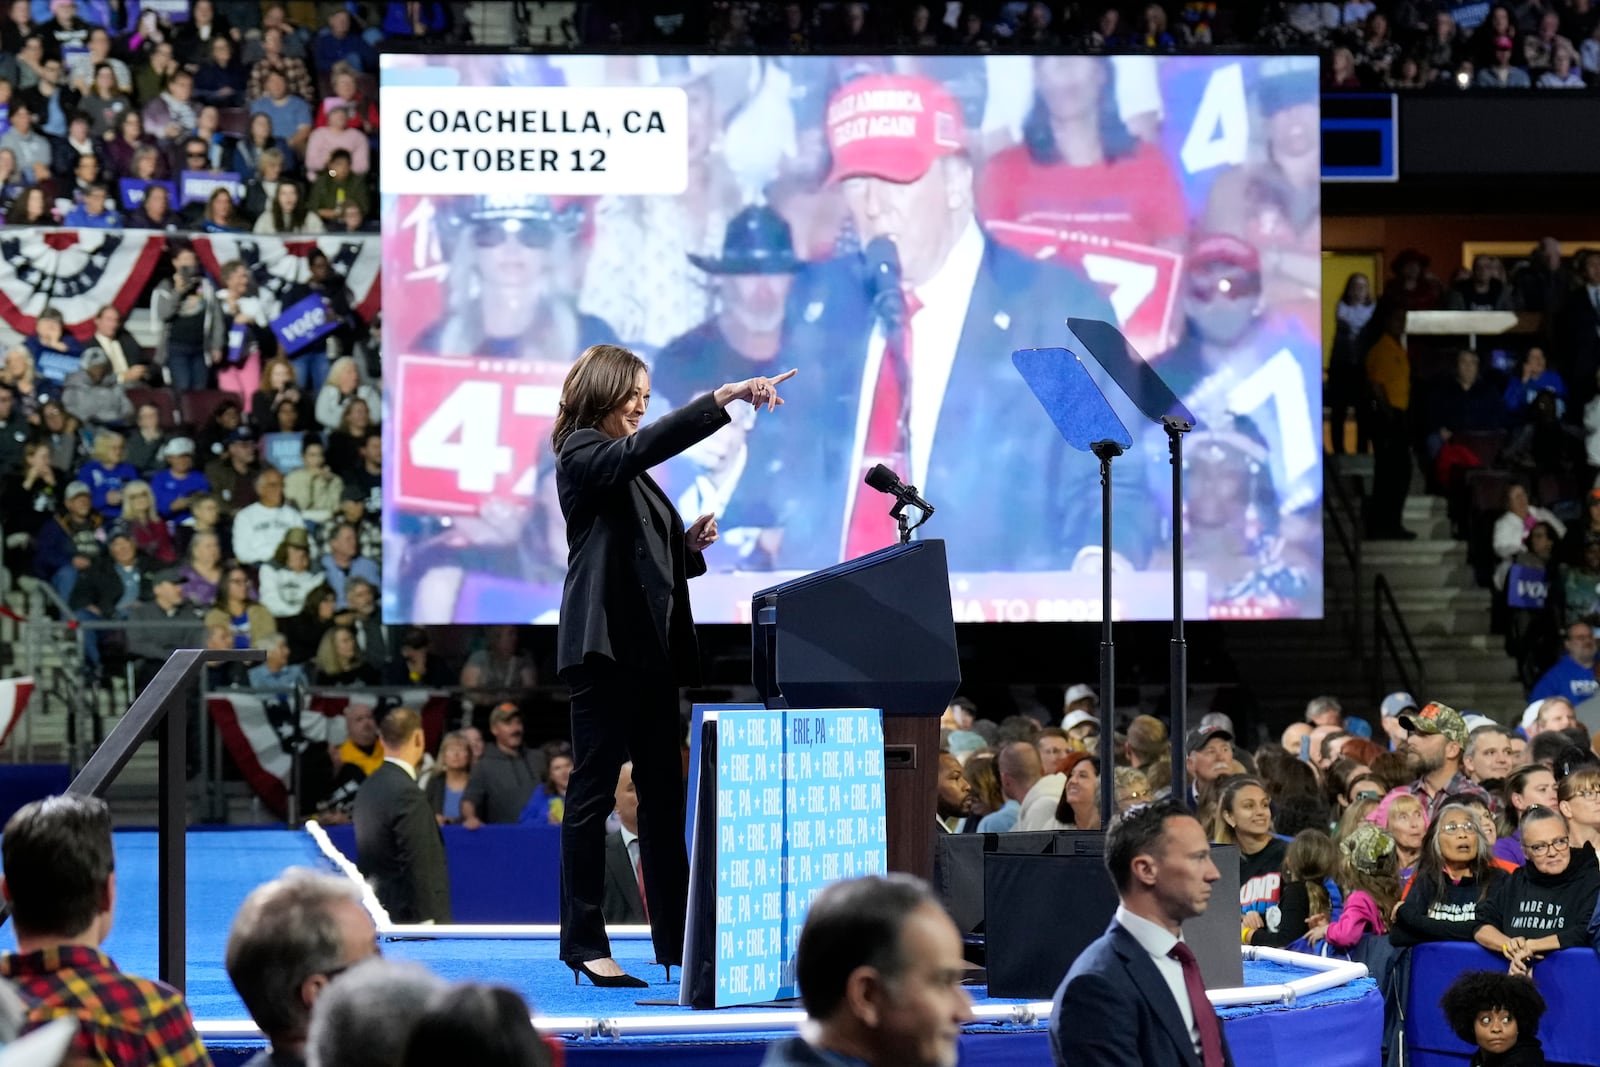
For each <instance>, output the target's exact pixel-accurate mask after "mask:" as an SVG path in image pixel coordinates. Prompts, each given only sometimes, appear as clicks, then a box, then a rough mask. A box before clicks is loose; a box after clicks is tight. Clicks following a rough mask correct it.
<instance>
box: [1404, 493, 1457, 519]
mask: <svg viewBox="0 0 1600 1067" xmlns="http://www.w3.org/2000/svg"><path fill="white" fill-rule="evenodd" d="M1449 515H1450V505H1449V504H1448V503H1447V502H1446V501H1445V499H1444V497H1440V496H1428V495H1426V494H1419V493H1412V494H1411V495H1410V496H1408V497H1406V504H1405V508H1404V509H1403V510H1402V511H1401V512H1400V516H1401V518H1402V519H1403V520H1404V521H1405V523H1406V525H1408V526H1409V525H1410V524H1411V522H1412V520H1413V519H1415V520H1416V521H1418V522H1421V521H1423V520H1425V519H1445V518H1449Z"/></svg>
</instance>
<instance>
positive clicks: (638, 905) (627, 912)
mask: <svg viewBox="0 0 1600 1067" xmlns="http://www.w3.org/2000/svg"><path fill="white" fill-rule="evenodd" d="M600 914H602V915H604V916H605V920H606V922H608V923H642V922H644V921H645V917H644V901H643V900H641V899H640V898H639V879H638V878H637V877H636V876H635V875H634V873H633V860H632V859H630V858H629V857H628V846H627V845H624V844H623V843H622V831H621V830H616V831H613V832H612V833H609V834H607V835H606V890H605V895H604V896H603V897H601V899H600Z"/></svg>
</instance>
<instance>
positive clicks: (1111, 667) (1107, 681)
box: [1091, 441, 1122, 827]
mask: <svg viewBox="0 0 1600 1067" xmlns="http://www.w3.org/2000/svg"><path fill="white" fill-rule="evenodd" d="M1091 447H1092V448H1093V450H1094V454H1095V455H1096V456H1098V457H1099V459H1100V825H1101V826H1102V827H1104V826H1107V825H1109V824H1110V822H1111V816H1112V815H1114V814H1116V810H1117V786H1116V759H1115V756H1116V753H1115V751H1114V748H1113V741H1114V737H1115V734H1116V732H1117V666H1116V654H1117V653H1116V644H1115V642H1114V641H1113V639H1112V636H1111V460H1112V459H1113V458H1115V457H1116V456H1120V455H1122V446H1121V445H1119V444H1117V443H1116V442H1114V441H1096V442H1095V443H1094V444H1093V445H1092V446H1091Z"/></svg>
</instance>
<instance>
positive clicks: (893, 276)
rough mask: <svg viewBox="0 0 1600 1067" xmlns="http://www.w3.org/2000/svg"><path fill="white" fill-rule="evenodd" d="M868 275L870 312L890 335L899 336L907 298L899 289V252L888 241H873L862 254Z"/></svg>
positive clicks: (892, 243) (875, 239) (904, 318)
mask: <svg viewBox="0 0 1600 1067" xmlns="http://www.w3.org/2000/svg"><path fill="white" fill-rule="evenodd" d="M861 257H862V259H863V261H864V262H865V266H866V271H867V277H866V282H867V293H868V295H870V296H871V298H872V311H873V314H875V315H877V316H878V318H879V319H880V320H881V321H882V322H883V324H884V327H885V328H886V330H887V331H888V332H889V333H895V334H897V333H899V332H900V331H901V330H902V329H903V328H904V327H905V323H906V294H905V291H904V290H902V289H901V288H900V251H899V249H897V248H895V246H894V242H893V241H891V240H889V238H887V237H874V238H873V239H872V240H870V241H868V242H867V246H866V247H865V248H863V249H862V250H861Z"/></svg>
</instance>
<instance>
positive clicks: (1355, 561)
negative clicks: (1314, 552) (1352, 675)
mask: <svg viewBox="0 0 1600 1067" xmlns="http://www.w3.org/2000/svg"><path fill="white" fill-rule="evenodd" d="M1332 466H1333V468H1334V469H1333V470H1332V472H1331V473H1330V474H1329V475H1328V477H1327V479H1326V481H1327V482H1328V484H1329V485H1331V486H1332V487H1333V496H1334V499H1335V500H1336V501H1337V502H1338V507H1334V508H1328V509H1326V510H1327V514H1328V519H1329V524H1330V525H1331V526H1332V527H1333V535H1334V537H1335V538H1337V539H1338V541H1339V547H1340V548H1341V549H1343V550H1344V558H1345V562H1346V563H1348V564H1349V565H1350V577H1351V589H1352V590H1353V595H1352V600H1353V602H1354V603H1353V605H1352V606H1353V610H1352V612H1351V618H1352V622H1351V626H1350V651H1351V653H1352V654H1353V655H1354V656H1355V657H1356V660H1357V661H1358V662H1363V661H1364V659H1365V656H1366V643H1365V641H1364V640H1363V635H1362V632H1361V628H1362V626H1363V624H1364V621H1365V613H1364V612H1363V611H1362V605H1361V586H1362V584H1363V583H1362V575H1361V568H1362V560H1361V533H1360V530H1359V529H1357V528H1355V524H1356V523H1359V522H1360V521H1361V510H1362V503H1363V499H1364V494H1363V493H1362V492H1361V485H1360V483H1359V482H1357V483H1356V491H1355V495H1354V499H1352V497H1351V493H1350V490H1349V489H1348V488H1346V486H1345V484H1344V476H1343V474H1342V473H1341V472H1340V471H1339V470H1338V463H1337V461H1335V462H1334V463H1333V464H1332ZM1347 520H1349V521H1350V523H1351V526H1350V528H1347V527H1346V521H1347ZM1364 666H1365V665H1364V663H1363V669H1364Z"/></svg>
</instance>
